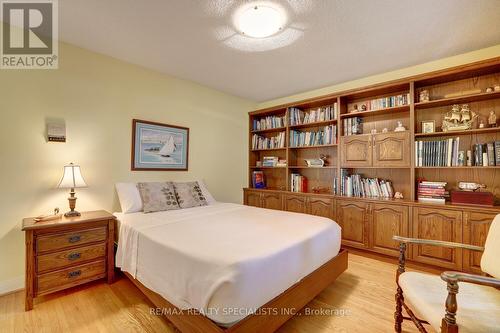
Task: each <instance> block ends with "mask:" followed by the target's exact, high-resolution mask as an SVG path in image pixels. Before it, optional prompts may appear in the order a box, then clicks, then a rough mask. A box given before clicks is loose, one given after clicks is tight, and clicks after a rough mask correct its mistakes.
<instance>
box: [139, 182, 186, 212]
mask: <svg viewBox="0 0 500 333" xmlns="http://www.w3.org/2000/svg"><path fill="white" fill-rule="evenodd" d="M137 188H138V189H139V192H140V193H141V198H142V204H143V206H144V213H153V212H161V211H165V210H174V209H179V208H180V207H179V204H178V203H177V199H176V196H175V189H174V185H173V184H172V182H162V183H137Z"/></svg>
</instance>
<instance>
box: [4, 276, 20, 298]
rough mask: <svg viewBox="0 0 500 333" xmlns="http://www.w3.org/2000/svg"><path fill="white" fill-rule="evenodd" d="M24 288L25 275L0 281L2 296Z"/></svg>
mask: <svg viewBox="0 0 500 333" xmlns="http://www.w3.org/2000/svg"><path fill="white" fill-rule="evenodd" d="M22 289H24V276H18V277H15V278H12V279H9V280H4V281H0V296H3V295H6V294H10V293H13V292H16V291H19V290H22Z"/></svg>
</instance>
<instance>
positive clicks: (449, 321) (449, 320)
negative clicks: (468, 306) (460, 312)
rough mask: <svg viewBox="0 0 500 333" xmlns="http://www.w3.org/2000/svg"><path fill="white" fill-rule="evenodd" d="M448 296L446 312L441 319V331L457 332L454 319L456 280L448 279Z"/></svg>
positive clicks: (445, 332) (455, 311)
mask: <svg viewBox="0 0 500 333" xmlns="http://www.w3.org/2000/svg"><path fill="white" fill-rule="evenodd" d="M447 284H448V297H447V298H446V303H445V306H446V314H445V315H444V318H443V320H441V333H458V325H457V321H456V317H455V316H456V313H457V308H458V304H457V293H458V281H456V280H452V281H448V282H447Z"/></svg>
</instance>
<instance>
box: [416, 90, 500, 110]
mask: <svg viewBox="0 0 500 333" xmlns="http://www.w3.org/2000/svg"><path fill="white" fill-rule="evenodd" d="M495 98H500V91H493V92H489V93H487V92H484V93H479V94H473V95H466V96H457V97H450V98H442V99H436V100H433V101H429V102H418V103H415V110H419V109H430V108H435V107H439V106H446V105H452V104H461V103H468V102H478V101H486V100H489V99H495Z"/></svg>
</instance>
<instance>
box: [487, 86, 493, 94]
mask: <svg viewBox="0 0 500 333" xmlns="http://www.w3.org/2000/svg"><path fill="white" fill-rule="evenodd" d="M494 89H495V88H493V87H488V88H486V92H487V93H489V92H493V90H494Z"/></svg>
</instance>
